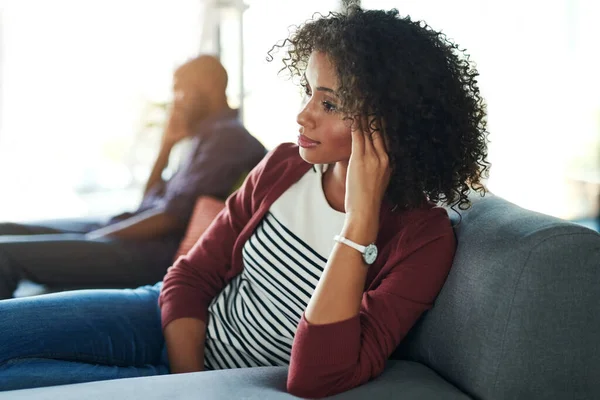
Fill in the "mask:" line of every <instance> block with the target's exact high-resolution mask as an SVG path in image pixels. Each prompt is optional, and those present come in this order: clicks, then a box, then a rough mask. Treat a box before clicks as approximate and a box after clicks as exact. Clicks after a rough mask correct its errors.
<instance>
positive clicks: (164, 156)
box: [144, 108, 190, 196]
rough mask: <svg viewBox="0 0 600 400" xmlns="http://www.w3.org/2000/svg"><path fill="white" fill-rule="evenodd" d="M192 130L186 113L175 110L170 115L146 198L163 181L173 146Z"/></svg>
mask: <svg viewBox="0 0 600 400" xmlns="http://www.w3.org/2000/svg"><path fill="white" fill-rule="evenodd" d="M189 134H190V130H189V129H188V124H187V123H186V120H185V117H184V113H183V112H182V111H181V110H178V109H176V108H174V109H173V110H172V111H171V114H170V115H169V122H168V123H167V126H166V128H165V132H164V134H163V137H162V140H161V144H160V149H159V151H158V156H157V157H156V161H155V162H154V166H153V167H152V172H150V177H149V178H148V182H146V186H145V188H144V196H145V195H147V194H148V192H149V191H150V189H152V188H153V187H154V186H155V185H156V184H157V183H159V182H161V181H162V173H163V171H164V170H165V168H166V167H167V165H168V164H169V155H170V154H171V150H172V149H173V146H175V144H176V143H177V142H179V141H180V140H181V139H183V138H185V137H187V136H189Z"/></svg>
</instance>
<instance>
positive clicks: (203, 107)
mask: <svg viewBox="0 0 600 400" xmlns="http://www.w3.org/2000/svg"><path fill="white" fill-rule="evenodd" d="M226 89H227V71H225V68H224V67H223V65H222V64H221V62H220V61H219V60H218V59H217V58H216V57H213V56H209V55H201V56H199V57H196V58H193V59H191V60H189V61H187V62H186V63H184V64H183V65H181V66H180V67H179V68H177V70H176V71H175V73H174V74H173V95H174V99H173V107H174V108H175V109H177V110H180V111H181V112H183V113H184V114H185V116H186V119H188V121H189V122H190V123H196V122H197V121H199V120H201V119H203V118H205V117H207V116H208V115H211V114H213V113H216V112H219V111H220V110H222V109H223V108H226V107H227V95H226V93H225V91H226Z"/></svg>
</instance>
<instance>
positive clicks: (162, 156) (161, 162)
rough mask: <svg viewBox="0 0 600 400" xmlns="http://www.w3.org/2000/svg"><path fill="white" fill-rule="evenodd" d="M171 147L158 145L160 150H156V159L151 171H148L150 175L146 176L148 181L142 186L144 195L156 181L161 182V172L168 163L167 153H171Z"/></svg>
mask: <svg viewBox="0 0 600 400" xmlns="http://www.w3.org/2000/svg"><path fill="white" fill-rule="evenodd" d="M171 149H172V148H171V147H166V146H161V147H160V150H159V151H158V157H156V161H154V166H153V167H152V172H150V176H149V177H148V181H147V182H146V186H145V187H144V196H146V195H147V194H148V192H149V191H150V189H152V188H153V187H155V186H156V184H157V183H159V182H162V180H163V179H162V172H163V171H164V170H165V168H167V165H168V164H169V155H170V154H171Z"/></svg>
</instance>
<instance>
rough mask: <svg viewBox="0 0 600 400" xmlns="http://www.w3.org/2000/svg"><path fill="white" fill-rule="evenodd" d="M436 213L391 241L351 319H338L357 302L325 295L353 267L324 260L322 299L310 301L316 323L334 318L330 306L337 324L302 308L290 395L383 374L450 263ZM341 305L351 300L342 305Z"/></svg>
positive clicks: (448, 232) (344, 386)
mask: <svg viewBox="0 0 600 400" xmlns="http://www.w3.org/2000/svg"><path fill="white" fill-rule="evenodd" d="M434 214H436V215H435V216H434V217H431V218H428V221H425V222H423V223H422V224H420V225H416V226H411V227H409V228H408V229H410V231H411V237H413V239H411V240H410V242H408V241H404V240H402V239H400V238H397V239H396V240H398V242H397V247H396V248H395V249H392V250H391V251H389V252H386V253H385V254H386V256H387V257H388V259H387V260H386V261H385V267H384V268H385V269H386V270H388V271H389V272H387V274H386V276H385V277H384V278H383V279H382V280H381V281H380V282H378V284H377V286H376V287H375V288H374V289H372V290H369V291H367V292H364V293H361V294H360V296H359V301H358V303H359V306H358V311H357V312H356V314H355V315H354V316H353V317H350V318H347V319H343V320H340V319H338V318H339V317H341V316H342V313H346V312H349V310H348V309H347V307H348V308H349V307H350V305H351V306H352V307H355V304H354V303H353V301H354V299H353V298H349V297H348V298H338V299H336V298H334V297H335V296H332V297H329V296H328V292H329V291H332V292H335V291H336V290H340V289H339V288H338V287H336V286H338V285H340V286H341V285H343V284H344V282H346V283H348V282H349V280H348V279H349V278H346V277H344V276H343V275H348V276H350V275H351V274H352V270H353V269H354V266H353V265H352V264H348V265H346V266H344V265H341V264H339V265H336V264H333V261H332V262H331V263H330V265H328V267H327V268H329V270H328V271H327V274H326V275H325V272H324V274H323V275H322V278H321V279H324V278H327V279H328V280H327V281H325V280H323V282H325V283H327V285H326V284H325V283H324V284H321V282H319V287H320V289H321V291H322V297H321V295H320V296H319V298H318V299H317V298H316V297H315V296H313V298H314V299H315V301H314V302H315V303H316V304H315V305H316V306H317V307H315V310H317V309H320V311H321V313H322V318H323V319H322V320H321V321H325V320H329V321H333V319H332V318H330V317H329V316H328V309H329V310H332V315H333V313H339V314H337V315H336V316H335V318H336V320H337V322H329V323H321V324H319V323H315V322H314V320H315V316H317V317H318V314H317V313H313V314H312V316H311V315H309V314H308V312H306V313H305V314H304V316H303V317H302V318H301V320H300V323H299V324H298V328H297V330H296V335H295V337H294V344H293V346H292V356H291V359H290V370H289V374H288V381H287V388H288V391H289V392H290V393H291V394H294V395H296V396H299V397H306V398H321V397H325V396H330V395H333V394H336V393H340V392H343V391H346V390H349V389H352V388H353V387H356V386H358V385H361V384H363V383H366V382H367V381H369V380H370V379H373V378H375V377H376V376H378V375H379V374H381V372H383V369H384V368H385V363H386V360H387V359H388V358H389V356H390V355H391V354H392V353H393V352H394V350H395V349H396V348H397V347H398V344H399V343H400V341H401V340H402V339H403V338H404V337H405V336H406V334H407V333H408V331H409V330H410V329H411V328H412V327H413V325H414V324H415V323H416V322H417V320H418V319H419V317H420V316H421V315H422V314H423V312H425V311H426V310H428V309H429V308H431V306H432V304H433V302H434V300H435V298H436V296H437V295H438V293H439V291H440V290H441V288H442V286H443V284H444V282H445V279H446V277H447V275H448V272H449V271H450V267H451V265H452V259H453V257H454V251H455V247H456V241H455V238H454V233H453V231H452V227H451V226H450V223H449V221H448V217H447V215H446V212H445V211H444V210H442V209H437V210H436V212H435V213H434ZM413 235H414V236H413ZM337 247H340V245H337ZM346 247H347V246H346ZM350 250H354V249H350ZM354 251H356V250H354ZM357 253H358V252H357ZM337 260H338V261H340V260H342V258H341V257H338V258H337ZM338 267H339V268H338ZM363 268H365V267H363ZM330 271H331V272H330ZM346 271H347V272H346ZM334 277H335V278H336V279H331V280H329V279H330V278H334ZM352 279H356V278H355V277H353V278H352ZM335 280H337V281H338V282H337V285H336V283H335ZM361 289H362V288H361ZM343 290H346V289H343ZM339 293H342V291H340V292H339ZM315 295H316V293H315ZM323 300H327V301H328V302H329V304H327V303H322V301H323ZM317 301H318V303H317ZM311 302H313V300H311ZM344 302H348V304H347V305H345V306H344V305H342V304H341V303H344ZM346 315H347V314H346ZM310 318H313V319H312V320H311V319H310Z"/></svg>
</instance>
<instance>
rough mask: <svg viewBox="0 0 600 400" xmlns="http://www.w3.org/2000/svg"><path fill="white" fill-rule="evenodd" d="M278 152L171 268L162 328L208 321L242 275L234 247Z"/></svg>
mask: <svg viewBox="0 0 600 400" xmlns="http://www.w3.org/2000/svg"><path fill="white" fill-rule="evenodd" d="M275 152H276V150H274V151H273V152H271V153H270V154H268V155H267V156H266V157H265V158H264V159H263V160H262V161H261V162H260V163H259V164H258V165H257V166H256V167H255V168H254V169H253V170H252V172H250V174H249V175H248V176H247V177H246V180H245V181H244V184H243V185H242V187H241V188H240V189H239V190H238V191H236V192H235V193H234V194H232V195H231V196H230V197H229V198H228V199H227V201H226V206H225V208H224V209H223V210H222V211H221V212H220V213H219V214H218V215H217V217H216V218H215V220H214V221H213V222H212V224H211V225H210V226H209V228H208V229H207V230H206V231H205V232H204V234H203V235H202V236H201V237H200V239H199V240H198V242H196V244H195V245H194V247H193V248H192V250H190V252H189V253H188V254H187V255H185V256H183V257H179V259H178V260H177V261H176V262H175V264H174V265H173V266H172V267H170V268H169V269H168V271H167V274H166V275H165V277H164V279H163V287H162V290H161V294H160V297H159V305H160V308H161V321H162V327H163V329H164V328H165V327H166V326H167V325H168V324H169V323H170V322H171V321H173V320H175V319H179V318H196V319H200V320H202V321H204V322H207V317H208V315H207V314H208V306H209V304H210V302H211V301H212V300H213V298H215V297H216V296H217V295H218V294H219V293H220V292H221V290H223V288H224V287H225V286H226V285H227V283H228V282H229V281H230V280H231V279H233V278H234V277H235V276H236V275H238V274H239V273H240V272H241V266H239V268H234V267H233V265H232V254H233V248H234V244H235V243H236V240H237V239H238V236H239V235H240V232H241V231H242V230H243V229H244V227H245V226H246V225H247V223H248V222H249V221H250V218H251V217H252V215H253V213H254V211H256V208H258V206H259V202H260V201H259V198H260V195H259V194H257V193H256V192H257V191H260V189H257V183H258V181H259V179H260V177H261V174H262V173H263V171H264V169H265V166H266V165H267V163H268V162H269V159H270V158H271V157H272V155H273V153H275ZM238 269H240V270H238Z"/></svg>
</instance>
